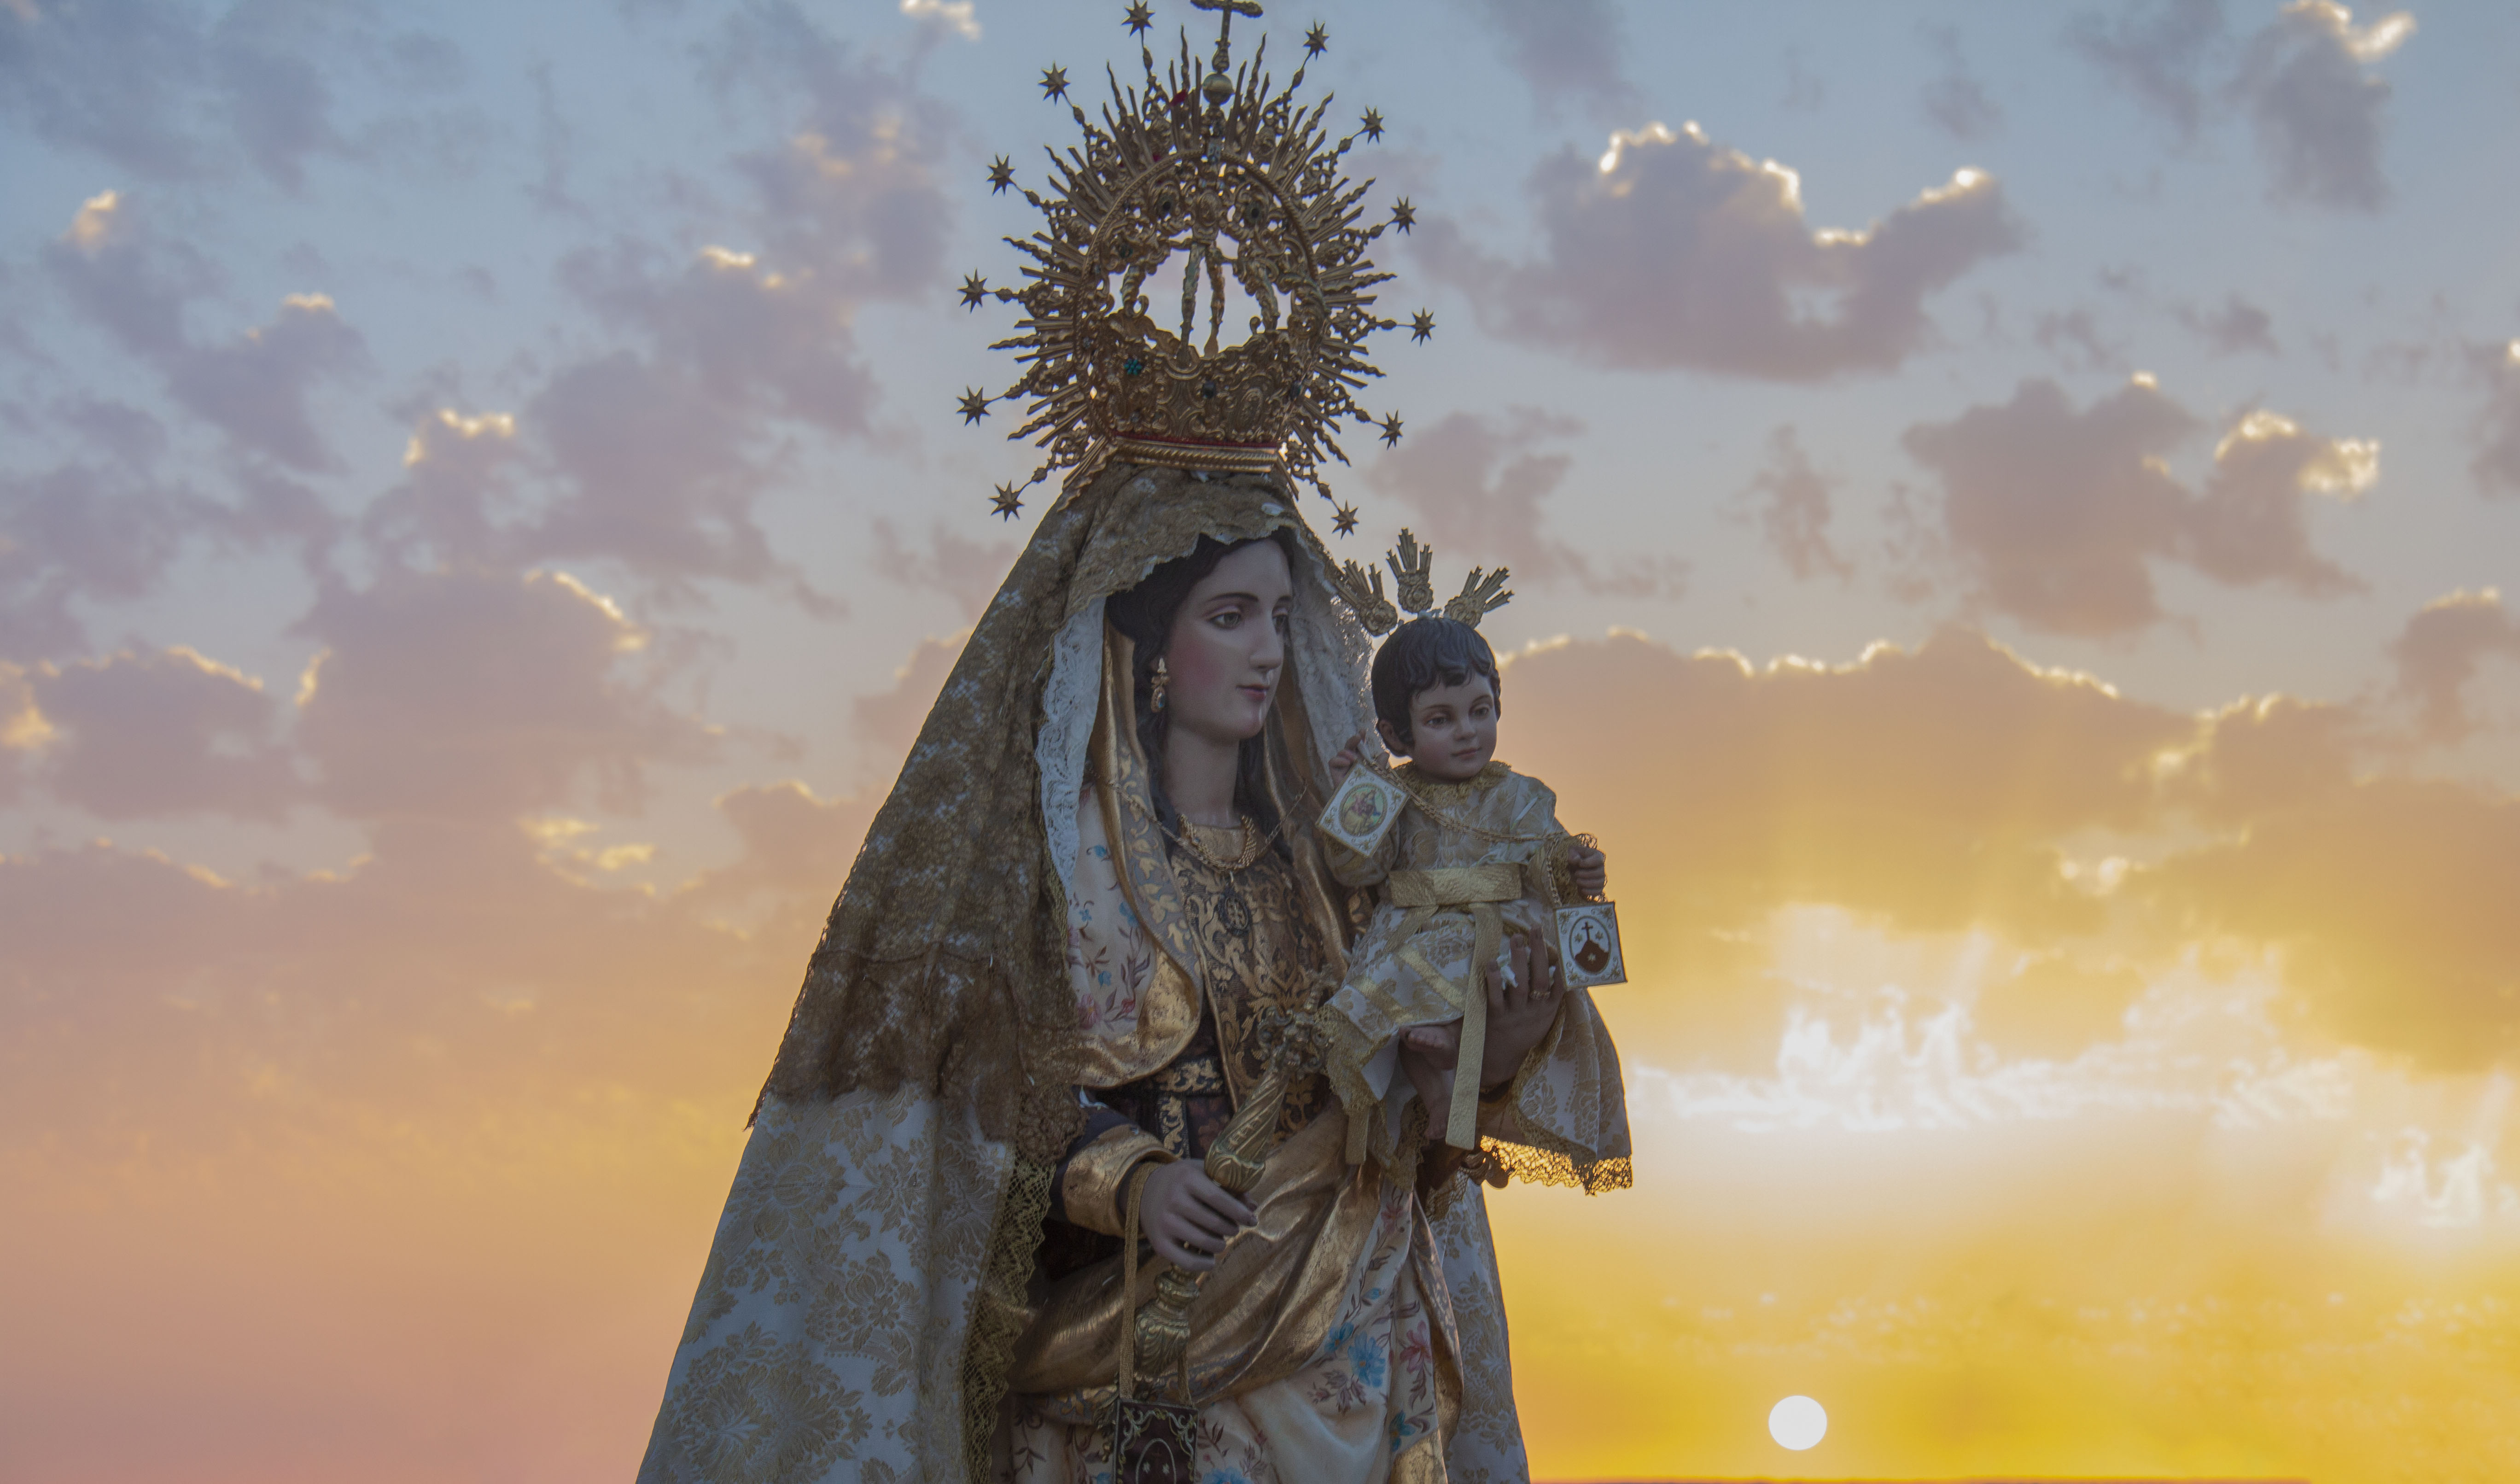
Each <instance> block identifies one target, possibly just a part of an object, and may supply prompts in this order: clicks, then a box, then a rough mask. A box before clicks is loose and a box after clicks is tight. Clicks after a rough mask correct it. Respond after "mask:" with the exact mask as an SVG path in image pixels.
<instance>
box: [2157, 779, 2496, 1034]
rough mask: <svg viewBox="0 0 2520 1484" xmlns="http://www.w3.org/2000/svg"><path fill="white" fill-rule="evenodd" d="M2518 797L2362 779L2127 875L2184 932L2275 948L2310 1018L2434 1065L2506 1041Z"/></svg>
mask: <svg viewBox="0 0 2520 1484" xmlns="http://www.w3.org/2000/svg"><path fill="white" fill-rule="evenodd" d="M2515 879H2520V800H2512V799H2507V798H2496V797H2494V796H2492V795H2488V794H2482V793H2480V792H2478V791H2477V790H2475V789H2472V788H2467V787H2460V786H2457V785H2453V784H2447V783H2436V782H2427V781H2421V780H2412V779H2390V778H2383V779H2375V780H2371V781H2368V782H2364V783H2361V784H2358V785H2356V786H2355V787H2350V788H2346V789H2342V790H2337V791H2334V792H2330V793H2327V794H2324V795H2321V796H2319V797H2318V799H2317V800H2316V801H2315V802H2313V803H2311V804H2309V805H2307V806H2305V807H2303V808H2299V809H2296V810H2293V811H2290V812H2286V813H2279V814H2273V815H2270V816H2267V817H2265V818H2261V819H2258V820H2255V821H2253V822H2252V823H2251V825H2250V827H2249V829H2248V830H2247V831H2246V832H2242V833H2241V834H2239V835H2238V836H2236V837H2234V838H2232V839H2228V840H2226V841H2222V842H2218V843H2216V844H2212V845H2208V846H2204V847H2202V848H2199V849H2197V850H2193V851H2189V852H2184V853H2183V854H2181V855H2179V856H2177V857H2174V858H2173V859H2171V860H2169V861H2167V862H2165V863H2164V864H2163V865H2161V866H2160V867H2158V868H2156V869H2154V870H2151V871H2147V872H2143V873H2139V874H2138V876H2137V877H2133V878H2131V882H2130V890H2133V891H2135V892H2137V893H2138V894H2139V895H2140V896H2142V897H2144V898H2146V899H2148V900H2150V901H2152V902H2154V903H2156V904H2158V905H2159V906H2160V907H2161V908H2162V910H2164V911H2165V912H2168V913H2172V914H2175V915H2176V917H2177V919H2178V921H2179V922H2180V925H2181V926H2182V927H2183V928H2184V929H2185V930H2187V931H2189V932H2206V933H2212V932H2223V933H2230V934H2234V935H2239V936H2242V937H2245V938H2248V939H2252V940H2255V941H2258V942H2262V943H2266V944H2269V945H2272V946H2273V947H2275V948H2277V949H2278V950H2280V951H2281V952H2282V954H2283V966H2284V967H2283V972H2284V978H2285V981H2286V983H2287V984H2288V985H2289V986H2291V987H2292V988H2293V989H2294V990H2295V991H2296V993H2297V994H2298V996H2299V997H2300V1003H2301V1005H2302V1007H2303V1008H2304V1009H2305V1010H2306V1011H2307V1012H2309V1014H2310V1015H2311V1016H2312V1018H2313V1019H2315V1020H2316V1021H2317V1023H2318V1024H2319V1025H2321V1026H2322V1027H2324V1028H2325V1029H2327V1030H2329V1031H2331V1032H2333V1033H2335V1034H2338V1035H2341V1036H2344V1037H2346V1038H2348V1039H2350V1040H2352V1041H2354V1042H2356V1043H2358V1044H2360V1045H2363V1046H2368V1047H2372V1048H2375V1049H2378V1050H2382V1051H2387V1052H2394V1053H2402V1054H2405V1055H2408V1056H2410V1057H2415V1058H2416V1059H2417V1060H2418V1061H2419V1062H2421V1063H2422V1064H2424V1065H2426V1066H2428V1067H2434V1068H2453V1069H2473V1068H2478V1067H2482V1066H2486V1065H2490V1064H2492V1063H2494V1062H2495V1061H2496V1060H2498V1059H2499V1058H2503V1057H2509V1056H2510V1055H2511V1054H2512V1053H2513V1052H2514V1051H2520V967H2515V966H2520V914H2514V913H2512V912H2511V911H2510V910H2509V905H2510V904H2509V900H2508V895H2509V894H2508V891H2507V890H2506V889H2505V886H2506V883H2508V882H2510V881H2512V880H2515Z"/></svg>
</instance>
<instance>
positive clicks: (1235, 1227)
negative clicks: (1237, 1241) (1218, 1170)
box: [1138, 1159, 1258, 1273]
mask: <svg viewBox="0 0 2520 1484" xmlns="http://www.w3.org/2000/svg"><path fill="white" fill-rule="evenodd" d="M1140 1178H1141V1179H1143V1180H1145V1181H1146V1183H1147V1190H1146V1193H1145V1194H1143V1195H1141V1196H1139V1197H1138V1225H1139V1226H1140V1228H1141V1229H1143V1230H1144V1231H1145V1232H1146V1234H1147V1239H1148V1240H1149V1241H1151V1242H1153V1243H1154V1244H1155V1254H1156V1255H1157V1256H1159V1257H1161V1258H1163V1259H1165V1260H1166V1261H1168V1262H1170V1263H1171V1264H1172V1265H1173V1266H1174V1267H1177V1268H1188V1269H1189V1270H1190V1271H1192V1272H1193V1273H1204V1272H1206V1271H1207V1270H1208V1269H1210V1268H1213V1267H1215V1266H1216V1254H1217V1253H1219V1252H1222V1251H1224V1250H1225V1244H1226V1243H1227V1242H1229V1241H1231V1240H1233V1239H1234V1234H1235V1233H1237V1232H1238V1231H1240V1230H1242V1229H1243V1228H1244V1227H1247V1226H1249V1225H1251V1223H1252V1222H1253V1221H1255V1220H1257V1219H1258V1213H1256V1212H1254V1211H1253V1210H1252V1209H1251V1208H1250V1207H1249V1206H1246V1205H1244V1204H1243V1203H1242V1202H1241V1201H1239V1200H1237V1199H1236V1198H1235V1197H1234V1193H1233V1192H1230V1191H1228V1190H1226V1189H1225V1187H1223V1186H1221V1185H1218V1184H1217V1183H1216V1182H1215V1181H1213V1180H1210V1179H1208V1178H1207V1171H1205V1170H1203V1169H1201V1168H1199V1167H1198V1165H1197V1164H1196V1163H1195V1162H1193V1161H1191V1160H1187V1159H1183V1160H1176V1161H1174V1162H1172V1163H1170V1164H1159V1165H1156V1166H1155V1167H1154V1168H1153V1169H1151V1170H1148V1172H1147V1173H1146V1174H1145V1175H1143V1176H1141V1177H1140Z"/></svg>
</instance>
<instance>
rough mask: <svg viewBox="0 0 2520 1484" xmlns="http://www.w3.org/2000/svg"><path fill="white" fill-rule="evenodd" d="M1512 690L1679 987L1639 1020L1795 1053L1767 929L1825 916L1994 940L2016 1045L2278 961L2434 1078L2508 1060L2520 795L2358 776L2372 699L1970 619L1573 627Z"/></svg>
mask: <svg viewBox="0 0 2520 1484" xmlns="http://www.w3.org/2000/svg"><path fill="white" fill-rule="evenodd" d="M1504 690H1505V705H1506V709H1505V712H1504V719H1503V722H1502V723H1501V725H1502V727H1503V729H1504V730H1503V733H1502V734H1501V739H1502V740H1501V742H1500V752H1501V754H1502V755H1505V756H1507V757H1508V758H1509V759H1510V760H1511V761H1513V763H1514V764H1515V766H1516V767H1517V768H1521V769H1524V770H1526V771H1528V772H1530V773H1531V774H1533V775H1534V776H1536V777H1539V778H1541V779H1543V780H1545V781H1547V782H1548V783H1549V784H1551V785H1552V787H1554V788H1555V789H1556V791H1557V794H1558V799H1559V811H1558V812H1559V818H1561V819H1562V820H1563V821H1565V822H1566V824H1567V826H1568V827H1569V828H1570V829H1574V830H1578V831H1590V832H1597V833H1598V834H1599V835H1600V837H1601V842H1602V844H1603V846H1604V848H1605V849H1606V850H1607V851H1608V852H1609V855H1610V862H1611V866H1610V871H1611V877H1610V884H1611V890H1612V894H1613V895H1614V896H1616V897H1618V898H1620V899H1621V900H1623V901H1625V902H1628V903H1631V904H1637V905H1639V906H1643V904H1651V906H1650V910H1646V911H1637V912H1635V913H1634V916H1633V918H1632V919H1631V920H1630V921H1629V922H1627V923H1626V928H1627V932H1628V934H1629V936H1630V937H1631V939H1632V941H1631V943H1630V944H1629V961H1630V963H1631V965H1639V966H1651V967H1650V969H1649V970H1648V977H1646V978H1644V979H1641V981H1640V984H1641V986H1643V987H1646V988H1685V991H1686V993H1685V994H1684V995H1681V996H1679V997H1677V998H1675V997H1673V996H1672V995H1669V994H1656V995H1653V996H1651V997H1649V998H1648V999H1647V1000H1640V1001H1636V1002H1632V1004H1631V1009H1632V1011H1633V1012H1634V1013H1636V1014H1640V1015H1646V1016H1649V1017H1650V1019H1651V1020H1652V1022H1653V1023H1654V1024H1655V1025H1656V1026H1657V1027H1658V1029H1657V1030H1656V1032H1655V1034H1657V1035H1661V1036H1664V1037H1665V1044H1669V1045H1688V1046H1695V1047H1699V1048H1701V1049H1702V1054H1703V1055H1705V1056H1706V1057H1709V1058H1710V1059H1714V1060H1719V1061H1720V1060H1724V1059H1726V1058H1740V1059H1741V1060H1742V1064H1745V1065H1747V1064H1755V1063H1756V1058H1760V1057H1773V1056H1775V1055H1776V1049H1777V1041H1776V1026H1777V1015H1778V997H1779V996H1780V995H1788V994H1793V993H1798V992H1799V991H1798V989H1797V984H1796V980H1795V979H1794V977H1793V974H1794V970H1793V969H1792V967H1791V966H1790V965H1789V964H1786V963H1782V962H1778V961H1774V960H1772V959H1771V958H1770V957H1769V954H1770V952H1771V950H1770V948H1769V947H1768V946H1766V945H1770V944H1774V943H1788V942H1799V941H1806V939H1804V938H1801V937H1798V936H1797V935H1796V934H1795V933H1793V932H1790V931H1788V932H1784V933H1782V934H1781V935H1779V934H1778V933H1777V932H1775V931H1774V924H1775V923H1776V922H1778V921H1780V919H1779V917H1778V915H1779V914H1783V913H1788V912H1789V911H1792V910H1797V909H1799V908H1806V907H1807V908H1813V909H1825V910H1827V911H1830V912H1833V913H1838V914H1842V915H1843V916H1844V917H1845V918H1846V920H1848V921H1850V922H1855V923H1859V924H1865V925H1866V927H1867V930H1869V931H1878V932H1880V933H1883V934H1887V935H1890V936H1892V937H1893V938H1896V939H1903V940H1912V941H1913V940H1916V939H1919V938H1922V937H1926V936H1931V935H1937V934H1965V933H1971V932H1976V933H1982V934H1987V935H1989V937H1988V940H1987V942H1986V944H1985V946H1984V947H1983V948H1982V949H1981V950H1980V955H1981V957H1982V959H1983V960H1984V964H1983V966H1982V967H1980V968H1978V969H1974V970H1972V973H1973V974H1974V975H1976V976H1978V977H1980V978H1981V979H1982V980H1983V981H1985V982H1986V983H1988V984H1989V986H1990V990H1989V995H1990V997H1989V999H1988V1000H1987V1001H1986V1003H1985V1004H1984V1005H1983V1006H1982V1007H1981V1010H1982V1011H1983V1012H1984V1015H1985V1021H1984V1023H1985V1025H1986V1026H1988V1027H1991V1029H1990V1030H1989V1035H1990V1036H1991V1037H1997V1038H2000V1039H2001V1041H2002V1043H2003V1045H2004V1046H2006V1047H2008V1048H2011V1049H2014V1050H2018V1051H2031V1050H2035V1051H2037V1052H2038V1053H2040V1054H2042V1055H2050V1056H2062V1055H2065V1054H2067V1053H2069V1052H2071V1051H2074V1050H2076V1049H2078V1048H2079V1047H2081V1046H2084V1045H2089V1044H2090V1043H2091V1042H2092V1041H2093V1040H2095V1039H2108V1038H2110V1037H2112V1036H2113V1035H2114V1033H2115V1026H2114V1019H2115V1017H2116V1016H2117V1014H2118V1013H2119V1012H2122V1011H2124V1010H2125V1008H2126V1007H2127V1005H2128V1004H2129V1003H2130V999H2131V995H2132V991H2133V988H2134V986H2133V984H2132V983H2131V981H2130V979H2129V977H2128V976H2129V974H2130V973H2131V972H2132V973H2134V974H2137V975H2139V976H2141V978H2142V980H2143V981H2144V982H2146V983H2151V984H2156V985H2157V984H2158V983H2159V982H2160V981H2161V980H2162V979H2163V978H2164V976H2166V975H2172V974H2175V973H2182V972H2184V973H2190V974H2193V973H2196V972H2199V971H2210V972H2215V973H2218V974H2228V973H2230V972H2234V971H2237V970H2236V968H2234V967H2225V968H2223V969H2220V970H2216V969H2212V967H2211V966H2214V965H2217V964H2221V965H2225V966H2246V965H2256V964H2265V965H2267V966H2269V967H2271V968H2272V969H2273V970H2276V972H2275V974H2274V978H2273V987H2274V988H2276V989H2279V990H2280V994H2281V999H2280V1002H2279V1005H2280V1008H2281V1009H2282V1011H2283V1012H2284V1013H2286V1014H2289V1015H2292V1016H2294V1017H2295V1018H2297V1019H2302V1020H2307V1021H2309V1022H2311V1023H2313V1024H2315V1025H2316V1026H2317V1027H2318V1029H2319V1030H2320V1031H2321V1032H2322V1033H2323V1034H2327V1035H2333V1036H2341V1037H2343V1038H2345V1039H2347V1040H2349V1041H2351V1042H2353V1043H2354V1044H2356V1045H2360V1046H2363V1047H2368V1048H2372V1049H2374V1050H2377V1051H2381V1052H2384V1053H2391V1054H2405V1055H2408V1056H2411V1057H2416V1058H2417V1059H2418V1060H2420V1061H2421V1062H2422V1063H2423V1064H2425V1065H2426V1066H2429V1067H2435V1068H2475V1067H2479V1066H2482V1065H2485V1064H2487V1063H2489V1062H2492V1061H2494V1060H2495V1059H2497V1058H2507V1057H2510V1056H2511V1055H2512V1054H2513V1053H2515V1052H2520V999H2515V998H2514V997H2515V995H2520V968H2515V967H2514V966H2515V965H2520V916H2515V915H2514V914H2512V913H2510V912H2509V911H2507V910H2506V909H2507V901H2506V898H2507V896H2508V892H2507V891H2506V890H2505V889H2504V888H2505V883H2507V882H2509V881H2511V880H2513V879H2520V800H2515V799H2512V798H2509V797H2505V796H2503V795H2501V794H2500V793H2499V792H2498V791H2497V790H2493V789H2490V788H2483V787H2469V786H2464V785H2453V784H2447V783H2435V782H2426V781H2421V780H2410V779H2407V778H2404V777H2399V776H2395V775H2391V774H2388V773H2372V772H2368V771H2366V770H2365V769H2364V768H2363V766H2362V763H2361V759H2363V758H2365V757H2369V756H2378V755H2382V754H2384V753H2385V752H2386V751H2387V750H2388V748H2387V741H2388V740H2387V739H2386V737H2384V736H2380V735H2377V734H2376V733H2375V730H2374V729H2375V721H2376V718H2375V717H2374V716H2372V715H2371V714H2369V713H2366V712H2364V711H2363V710H2361V709H2359V708H2356V707H2348V706H2339V705H2333V704H2325V703H2320V702H2316V701H2307V700H2301V699H2297V698H2293V697H2281V696H2270V697H2244V698H2241V699H2238V700H2234V701H2232V702H2230V703H2229V704H2228V705H2224V706H2221V707H2218V708H2215V709H2212V710H2209V711H2207V712H2205V713H2203V714H2187V713H2183V712H2180V711H2176V710H2172V709H2168V708H2164V707H2160V706H2155V705H2150V704H2147V703H2144V702H2141V701H2138V700H2135V699H2132V698H2129V697H2124V696H2122V695H2120V694H2119V693H2117V692H2116V691H2114V690H2112V689H2111V688H2109V687H2108V686H2106V685H2105V684H2103V683H2101V682H2100V681H2099V680H2097V679H2095V678H2093V677H2092V676H2088V675H2080V674H2074V673H2069V672H2062V671H2056V670H2048V669H2043V668H2041V667H2039V666H2037V665H2035V664H2033V663H2031V662H2029V661H2028V660H2026V659H2024V658H2022V657H2021V656H2020V655H2018V654H2016V653H2014V652H2011V651H2009V650H2006V649H2004V648H2003V647H2001V646H1999V645H1996V644H1994V643H1991V642H1990V641H1988V640H1987V639H1985V638H1984V637H1983V636H1981V635H1978V634H1975V633H1972V632H1970V631H1967V630H1964V629H1957V628H1954V629H1945V630H1943V631H1941V632H1938V633H1937V634H1935V635H1934V636H1933V638H1932V639H1931V640H1929V641H1928V642H1927V643H1926V644H1924V645H1923V646H1921V647H1919V648H1917V649H1915V650H1913V651H1907V650H1901V649H1898V648H1896V647H1893V646H1889V645H1876V646H1874V647H1873V648H1872V649H1870V650H1869V651H1868V652H1866V653H1865V654H1864V655H1863V657H1862V658H1860V659H1858V660H1856V661H1854V662H1851V663H1845V664H1819V663H1814V662H1810V661H1806V660H1797V659H1785V660H1778V661H1775V662H1772V663H1770V664H1767V665H1764V666H1752V665H1750V664H1748V663H1746V662H1744V661H1743V660H1741V659H1740V658H1739V657H1738V656H1737V655H1733V654H1726V653H1714V652H1701V653H1697V654H1683V653H1680V652H1675V651H1673V650H1670V649H1668V648H1665V647H1663V646H1661V645H1657V644H1654V643H1652V642H1650V641H1648V640H1645V639H1643V638H1642V637H1640V636H1634V635H1622V634H1613V635H1611V636H1610V637H1608V638H1606V639H1602V640H1585V641H1572V642H1568V641H1560V642H1558V643H1556V644H1553V645H1547V646H1536V647H1534V648H1532V649H1529V650H1526V651H1524V652H1521V653H1519V654H1515V655H1513V656H1511V657H1510V658H1509V660H1508V665H1507V673H1506V685H1505V688H1504ZM2127 857H2133V858H2134V859H2133V861H2132V863H2130V860H2129V859H2127ZM2007 963H2008V964H2009V966H2010V967H2005V966H2006V965H2007ZM2182 965H2186V966H2188V967H2186V968H2181V967H2180V966H2182ZM2200 966H2201V967H2200ZM2014 979H2020V980H2022V982H2019V983H2009V982H2008V981H2011V980H2014ZM1870 982H1872V981H1867V985H1866V987H1869V983H1870ZM1928 992H1930V988H1929V987H1928ZM1797 1003H1800V1002H1797Z"/></svg>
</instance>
